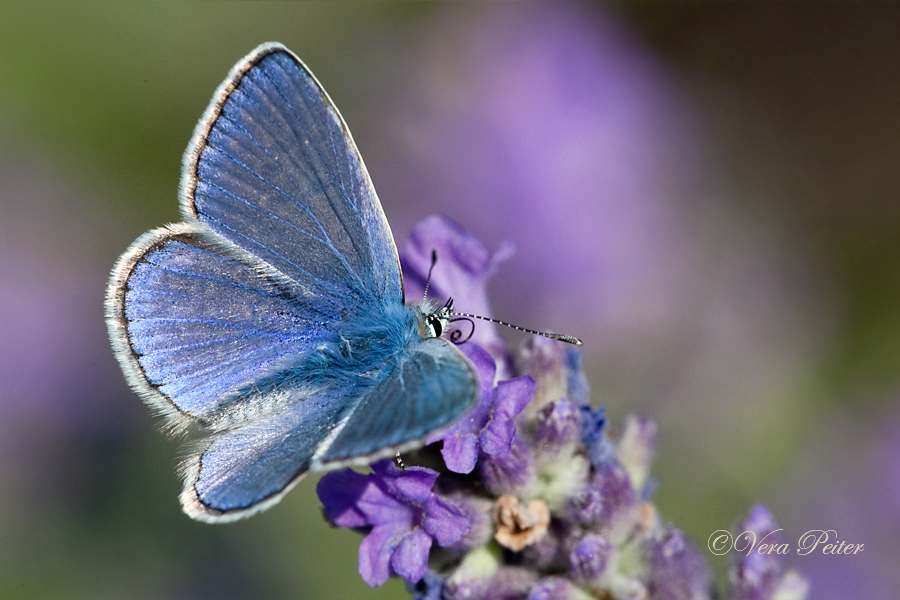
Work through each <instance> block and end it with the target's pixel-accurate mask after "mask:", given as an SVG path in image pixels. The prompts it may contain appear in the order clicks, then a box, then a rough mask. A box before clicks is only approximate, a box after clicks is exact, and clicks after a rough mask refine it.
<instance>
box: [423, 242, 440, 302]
mask: <svg viewBox="0 0 900 600" xmlns="http://www.w3.org/2000/svg"><path fill="white" fill-rule="evenodd" d="M436 264H437V250H432V251H431V266H430V267H428V278H427V279H426V280H425V293H424V294H423V295H422V301H423V302H424V301H425V299H426V298H428V286H429V285H431V272H432V271H434V265H436Z"/></svg>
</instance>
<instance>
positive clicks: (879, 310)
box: [0, 2, 900, 599]
mask: <svg viewBox="0 0 900 600" xmlns="http://www.w3.org/2000/svg"><path fill="white" fill-rule="evenodd" d="M267 40H278V41H281V42H283V43H285V44H286V45H287V46H288V47H290V48H291V49H293V50H294V51H295V52H296V53H297V54H298V55H299V56H300V57H301V58H302V59H303V60H304V61H305V62H306V63H307V64H308V65H309V66H310V68H311V69H312V70H313V71H314V72H315V74H316V75H317V77H318V78H319V80H320V81H321V82H322V83H323V85H324V86H325V88H326V89H327V90H328V92H329V93H330V95H331V96H332V98H333V99H334V101H335V102H336V104H337V105H338V107H339V108H340V110H341V111H342V113H343V115H344V118H345V119H346V121H347V122H348V124H349V126H350V129H351V130H352V131H353V134H354V137H355V139H356V142H357V144H358V146H359V148H360V150H361V152H362V154H363V156H364V157H365V160H366V163H367V165H368V167H369V171H370V173H371V175H372V178H373V180H374V181H375V184H376V188H377V189H378V192H379V195H380V197H381V200H382V203H383V205H384V209H385V212H386V213H387V216H388V219H389V220H390V222H391V225H392V228H393V231H394V234H395V236H396V239H397V241H398V244H402V243H403V241H404V240H405V238H406V236H407V233H408V232H409V230H410V228H411V227H412V226H413V225H414V224H415V223H416V222H417V221H418V220H420V219H421V218H423V217H425V216H426V215H429V214H431V213H434V212H440V213H444V214H446V215H448V216H450V217H452V218H453V219H455V220H457V221H458V222H459V223H461V224H462V225H463V226H465V227H466V228H468V229H469V230H470V231H472V232H473V233H474V234H476V235H477V236H479V237H480V238H481V239H482V240H484V242H485V243H486V244H487V245H488V247H489V248H492V249H495V248H497V247H499V245H500V244H501V242H503V241H504V240H510V241H512V242H514V243H515V244H516V247H517V253H516V254H515V255H514V256H513V257H512V258H511V259H510V260H508V261H507V262H506V263H505V264H504V266H503V268H502V269H501V270H500V271H499V272H498V274H497V275H496V277H495V278H494V280H493V282H492V284H491V287H490V288H489V289H490V292H491V300H492V303H493V312H494V315H495V316H498V317H501V318H504V319H506V320H509V321H512V322H514V323H519V324H522V325H524V326H528V327H537V328H546V329H551V330H556V331H562V332H564V333H570V334H574V335H578V336H580V337H582V338H583V339H584V340H585V346H584V353H585V361H586V366H587V369H588V377H589V380H590V383H591V386H592V399H593V402H594V403H595V404H597V405H603V406H606V407H607V408H608V412H607V415H608V417H609V419H610V421H611V423H612V425H613V426H615V425H616V424H618V423H621V422H622V420H623V419H624V417H625V415H626V414H627V413H629V412H643V413H646V414H648V415H649V416H651V417H652V418H653V419H655V420H656V421H657V423H658V425H659V430H660V434H659V447H658V457H657V460H656V463H655V468H654V472H655V474H656V476H657V477H658V478H659V480H660V486H659V488H658V492H657V496H656V503H657V506H658V508H659V509H660V511H661V513H662V517H663V519H665V520H666V521H668V522H671V523H673V524H675V525H677V526H679V527H681V528H683V529H685V530H686V531H687V532H688V533H689V534H690V535H691V536H692V537H693V538H694V540H695V541H696V542H697V544H698V546H700V548H701V549H704V550H703V552H704V553H706V550H705V547H706V539H707V537H708V536H709V535H710V534H711V533H712V532H713V531H715V530H717V529H723V528H729V527H731V526H732V525H733V524H734V523H735V522H737V521H738V520H739V519H741V518H743V516H744V515H745V514H746V512H747V510H748V509H749V508H750V506H751V505H752V504H753V503H756V502H764V503H766V504H768V505H769V506H770V507H771V508H772V510H773V512H774V514H775V516H776V518H777V519H778V520H779V524H780V525H781V526H782V527H783V528H784V530H785V531H784V535H785V539H786V541H788V542H789V543H793V544H796V540H797V539H798V538H799V537H800V536H801V535H802V534H803V533H805V532H806V531H808V530H811V529H834V530H836V533H837V537H838V538H839V539H842V540H846V541H848V542H852V543H863V544H865V546H864V548H865V550H864V552H863V553H862V554H859V555H856V556H828V555H824V556H823V555H821V554H819V553H816V554H813V555H810V556H796V555H793V556H790V557H788V559H787V560H788V563H789V564H790V565H791V566H792V567H795V568H797V569H798V570H800V571H801V572H803V573H804V574H806V575H807V576H808V577H809V579H810V580H811V582H812V594H811V598H824V599H830V598H841V599H847V598H861V599H862V598H886V597H891V596H893V595H894V593H896V590H897V589H900V575H898V571H897V569H896V564H897V563H898V561H900V402H898V400H900V235H898V233H900V201H898V196H900V6H897V5H890V4H886V3H885V4H875V5H863V6H858V5H856V4H853V5H845V4H836V3H835V4H824V5H820V4H807V3H803V4H799V5H798V4H793V3H792V4H790V5H780V4H774V3H765V4H764V5H761V6H760V5H741V6H731V5H729V6H724V5H718V4H712V3H701V4H693V3H692V4H686V5H675V6H670V5H660V4H638V5H627V6H626V5H609V4H606V3H603V4H600V3H593V4H592V3H570V2H561V3H553V4H549V3H547V4H530V3H523V4H515V3H497V4H494V3H489V4H484V5H482V4H473V3H465V4H463V5H455V4H453V5H451V4H438V3H435V4H431V3H428V4H420V3H415V4H412V3H401V4H395V3H377V4H348V3H297V4H289V3H227V4H216V3H190V4H174V3H123V4H106V3H104V4H100V3H97V4H93V5H92V4H77V5H76V4H62V3H60V4H55V5H49V6H48V5H40V7H39V8H31V7H29V5H26V4H22V5H19V6H18V7H5V9H4V15H3V18H2V20H0V597H2V598H121V597H130V598H148V599H152V598H267V597H277V598H315V599H319V598H321V599H331V598H402V597H404V595H405V592H404V591H403V589H402V586H401V585H400V584H398V583H397V582H391V583H389V584H388V585H386V586H384V587H383V588H379V589H375V590H369V589H368V588H366V586H365V585H364V584H363V583H362V581H361V580H360V579H359V577H358V575H357V573H356V560H357V557H356V548H357V545H358V542H359V539H360V538H359V537H358V536H356V535H354V534H353V533H351V532H348V531H343V530H332V529H331V528H330V527H329V526H328V525H327V524H326V523H325V522H324V521H323V520H322V517H321V514H320V507H319V503H318V500H317V499H316V497H315V478H309V479H307V480H306V481H305V482H303V483H302V484H300V485H299V486H298V487H297V488H296V489H295V490H294V491H293V492H291V493H290V494H289V495H288V496H287V497H286V499H285V500H284V501H283V502H281V504H279V505H278V506H277V507H276V508H274V509H272V510H270V511H268V512H266V513H264V514H262V515H259V516H256V517H254V518H252V519H250V520H247V521H243V522H239V523H235V524H230V525H225V526H208V525H202V524H198V523H195V522H192V521H191V520H189V519H188V518H187V517H186V516H184V515H183V514H182V513H181V511H180V510H179V506H178V503H177V495H178V492H179V491H180V487H181V483H180V481H179V479H178V478H177V477H176V475H175V464H176V460H177V458H178V457H179V456H180V452H181V449H180V446H179V444H178V443H177V442H175V441H173V440H168V439H166V437H165V436H163V435H162V434H160V432H159V431H158V426H159V422H158V421H156V420H155V419H154V418H153V417H152V416H151V415H150V413H149V411H148V410H146V409H145V407H144V406H143V405H142V404H141V402H140V401H139V399H138V398H137V396H135V394H133V393H132V392H131V391H130V390H129V389H128V388H127V386H126V385H125V382H124V379H123V377H122V375H121V373H120V370H119V367H118V365H117V364H116V362H115V360H114V358H113V355H112V352H111V350H110V348H109V344H108V341H107V336H106V329H105V326H104V323H103V296H104V291H105V286H106V281H107V276H108V272H109V269H110V268H111V267H112V265H113V263H114V262H115V260H116V258H117V257H118V255H119V254H120V253H122V252H123V251H124V250H125V248H126V247H127V246H128V245H129V244H130V243H131V242H132V241H133V240H134V239H135V238H136V237H137V236H138V235H140V234H141V233H143V232H144V231H146V230H147V229H150V228H152V227H156V226H158V225H161V224H164V223H167V222H172V221H177V220H179V214H178V207H177V199H176V198H177V197H176V188H177V185H178V180H179V169H180V160H181V154H182V152H183V151H184V148H185V145H186V144H187V141H188V139H189V137H190V134H191V131H192V129H193V127H194V124H195V122H196V120H197V119H198V118H199V117H200V115H201V113H202V112H203V110H204V108H205V107H206V104H207V102H208V101H209V98H210V97H211V94H212V92H213V90H214V89H215V88H216V86H217V85H218V84H219V82H220V81H221V80H222V79H223V78H224V77H225V75H226V74H227V72H228V70H229V69H230V67H231V66H232V64H233V63H234V62H236V61H237V60H238V59H239V58H241V57H242V56H243V55H244V54H246V53H247V52H248V51H249V50H251V49H252V48H253V47H255V46H256V45H257V44H259V43H260V42H263V41H267ZM509 338H510V339H511V340H513V341H514V342H518V341H519V338H517V337H515V335H510V336H509ZM707 555H708V554H707ZM708 557H709V560H710V562H711V564H712V565H713V568H714V569H715V570H716V573H717V575H718V577H719V579H720V580H721V578H722V577H723V574H724V572H725V568H726V565H727V558H717V557H713V556H711V555H708Z"/></svg>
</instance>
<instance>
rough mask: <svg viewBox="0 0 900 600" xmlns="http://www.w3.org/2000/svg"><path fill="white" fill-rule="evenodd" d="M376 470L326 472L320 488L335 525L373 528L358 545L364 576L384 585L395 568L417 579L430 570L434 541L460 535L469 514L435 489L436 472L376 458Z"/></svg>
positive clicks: (369, 581)
mask: <svg viewBox="0 0 900 600" xmlns="http://www.w3.org/2000/svg"><path fill="white" fill-rule="evenodd" d="M372 470H373V473H371V474H369V475H361V474H359V473H356V472H354V471H351V470H349V469H345V470H343V471H337V472H332V473H327V474H326V475H325V476H324V477H322V479H321V480H319V485H318V487H317V488H316V492H317V493H318V495H319V499H320V500H321V501H322V504H323V505H324V506H325V513H326V515H327V516H328V518H329V519H331V521H332V522H333V523H334V524H335V525H337V526H339V527H354V528H357V527H367V526H370V527H371V528H372V529H371V531H369V534H368V535H367V536H366V538H365V539H364V540H363V541H362V544H360V547H359V574H360V575H361V576H362V578H363V581H365V582H366V583H367V584H369V585H371V586H379V585H381V584H383V583H384V582H385V581H387V579H388V577H389V576H390V575H391V573H392V572H393V573H395V574H397V575H399V576H401V577H403V578H404V579H406V580H408V581H411V582H417V581H419V580H420V579H422V578H423V577H424V576H425V573H426V571H427V570H428V554H429V551H430V549H431V543H432V541H436V542H437V543H438V545H440V546H446V545H448V544H452V543H453V542H455V541H457V540H459V539H460V538H462V537H463V536H464V535H465V534H466V533H467V532H468V530H469V526H470V523H469V519H468V518H467V517H466V516H465V515H464V514H463V513H462V512H460V511H459V510H458V509H457V508H456V507H454V506H453V505H452V504H449V503H448V502H446V501H444V500H443V499H441V498H440V497H439V496H438V495H437V494H435V493H434V492H432V491H431V488H432V486H433V485H434V482H435V480H436V479H437V477H438V473H437V472H436V471H432V470H431V469H426V468H423V467H410V468H408V469H406V470H402V469H400V468H399V467H397V466H396V465H394V464H393V462H391V461H381V462H378V463H375V464H373V465H372Z"/></svg>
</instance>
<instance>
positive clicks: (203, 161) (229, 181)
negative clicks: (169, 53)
mask: <svg viewBox="0 0 900 600" xmlns="http://www.w3.org/2000/svg"><path fill="white" fill-rule="evenodd" d="M181 197H182V211H183V212H184V213H185V215H186V216H187V217H188V218H189V219H193V218H196V219H198V220H199V221H200V222H201V223H203V224H204V225H206V226H207V227H209V228H210V229H211V230H212V231H214V232H216V233H217V234H219V235H221V236H222V237H223V238H225V239H227V240H229V241H230V242H232V243H234V244H235V245H237V246H238V247H240V248H242V249H243V250H245V251H247V252H249V253H250V254H252V255H254V256H256V257H258V258H260V259H262V260H263V261H264V262H265V263H266V264H268V265H270V266H271V267H272V268H274V269H275V270H277V271H278V272H279V273H281V274H283V275H284V276H285V277H287V278H290V279H291V280H292V281H293V282H295V283H296V284H297V285H298V286H300V287H302V288H303V289H304V290H306V291H308V292H309V293H311V294H315V295H324V296H326V297H328V298H330V299H334V298H337V299H339V300H340V302H341V308H343V309H346V308H347V307H348V304H349V305H351V307H352V304H353V303H359V304H366V303H369V302H373V301H381V300H390V301H395V302H402V301H403V286H402V281H401V276H400V263H399V259H398V257H397V249H396V246H395V245H394V241H393V237H392V235H391V231H390V226H389V225H388V222H387V219H386V218H385V216H384V213H383V211H382V209H381V204H380V203H379V202H378V198H377V196H376V194H375V189H374V187H373V186H372V182H371V180H370V179H369V175H368V173H367V171H366V169H365V166H364V165H363V161H362V158H361V157H360V155H359V152H358V151H357V149H356V145H355V144H354V142H353V139H352V138H351V136H350V132H349V130H348V129H347V126H346V125H345V124H344V121H343V119H342V118H341V116H340V114H339V113H338V111H337V109H336V108H335V107H334V104H333V103H332V102H331V99H330V98H329V97H328V95H327V94H326V93H325V91H324V90H323V89H322V87H321V85H319V83H318V81H316V79H315V77H313V75H312V73H310V72H309V70H308V69H307V68H306V66H305V65H304V64H303V63H302V62H301V61H300V59H298V58H297V57H296V56H295V55H294V54H293V53H291V52H290V51H289V50H287V49H286V48H284V47H283V46H281V45H279V44H264V45H262V46H260V47H259V48H257V49H256V50H254V51H253V52H251V53H250V54H249V55H247V57H245V58H244V59H243V60H242V61H240V62H239V63H238V64H237V65H236V66H235V67H234V69H233V70H232V72H231V74H230V75H229V77H228V78H227V79H226V80H225V82H224V83H223V84H222V85H221V86H220V87H219V89H218V91H217V92H216V94H215V95H214V97H213V100H212V102H211V103H210V106H209V108H208V109H207V111H206V114H205V115H204V117H203V118H202V119H201V120H200V122H199V124H198V125H197V128H196V130H195V132H194V137H193V139H192V140H191V143H190V144H189V147H188V151H187V152H186V153H185V157H184V168H183V175H182V182H181Z"/></svg>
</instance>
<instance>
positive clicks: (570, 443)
mask: <svg viewBox="0 0 900 600" xmlns="http://www.w3.org/2000/svg"><path fill="white" fill-rule="evenodd" d="M417 231H420V234H422V232H427V231H431V232H432V234H434V232H435V231H437V232H438V233H440V232H443V233H444V234H447V235H446V236H445V237H446V239H444V240H443V242H442V243H444V246H441V247H443V248H445V249H452V248H457V250H459V249H462V250H465V251H461V253H459V254H454V253H453V252H450V251H447V252H445V253H444V254H443V256H444V258H445V259H446V262H445V263H444V265H445V269H446V270H447V272H449V273H456V274H464V273H469V274H470V275H471V274H472V269H473V268H474V270H475V272H477V273H481V275H484V274H485V271H484V270H483V269H484V268H486V265H488V264H489V263H490V260H489V258H488V257H487V253H486V251H483V248H481V250H479V251H478V252H475V255H477V256H474V258H478V257H479V256H480V257H481V258H479V259H478V260H476V261H475V262H474V263H472V262H466V261H471V259H472V258H473V256H470V255H469V253H470V252H471V251H473V249H477V248H478V247H479V246H478V244H476V243H474V242H473V238H471V236H468V234H465V232H462V231H461V230H459V229H458V227H456V226H455V225H454V226H453V227H448V225H447V222H446V221H444V220H440V219H438V220H435V219H431V220H429V221H428V223H427V226H423V227H422V228H421V230H420V229H419V228H417ZM432 241H433V240H432ZM438 241H440V240H438ZM419 242H422V240H421V239H420V240H419ZM427 245H429V244H426V246H427ZM466 249H468V250H466ZM482 251H483V252H482ZM456 260H460V261H463V263H464V264H454V261H456ZM473 265H474V267H473ZM479 269H481V270H479ZM477 273H476V274H477ZM444 276H446V273H445V275H444ZM455 283H456V284H458V285H461V286H463V287H464V288H465V286H466V285H471V286H474V287H475V288H477V289H476V292H478V293H483V283H484V277H481V276H472V277H469V278H468V279H466V278H462V279H458V280H456V281H455ZM459 291H460V292H462V296H464V295H465V294H466V293H467V292H471V291H472V290H466V289H461V290H459ZM453 293H454V295H455V296H459V295H460V294H458V293H457V291H455V290H454V291H453ZM476 295H477V294H476ZM462 296H461V297H462ZM483 303H484V305H485V306H486V299H485V300H484V301H483ZM497 339H498V340H499V338H497ZM495 341H496V340H495ZM500 344H502V342H500ZM460 350H461V351H462V352H463V353H464V354H465V355H466V357H467V358H468V359H469V362H470V363H471V364H472V365H473V366H474V368H475V370H476V371H477V373H478V377H479V383H480V387H479V390H478V395H479V397H478V402H477V405H476V406H475V408H473V409H472V410H471V411H470V412H469V413H468V414H467V415H465V416H464V417H463V418H461V419H460V420H459V421H457V422H456V423H454V424H452V425H450V427H448V428H447V429H445V430H444V431H443V432H439V433H438V434H436V435H433V436H432V437H431V439H429V440H428V443H429V445H427V446H426V447H424V448H422V449H421V450H418V451H411V452H409V453H404V456H403V459H404V462H405V463H406V464H408V465H416V464H427V465H441V463H442V461H441V458H443V466H445V467H446V468H444V469H443V470H440V471H434V470H432V469H428V468H424V467H419V466H410V467H408V468H407V469H406V470H405V471H404V470H401V469H400V468H399V467H397V466H395V465H394V464H393V463H391V462H390V461H382V462H379V463H375V464H374V465H373V466H372V470H373V472H372V473H371V474H368V475H363V474H360V473H356V472H354V471H351V470H349V469H346V470H343V471H338V472H333V473H329V474H327V475H325V476H324V477H323V478H322V479H321V481H320V483H319V488H318V492H319V497H320V498H321V500H322V503H323V504H324V505H325V513H326V515H327V516H328V518H329V519H331V521H332V522H333V523H334V524H335V525H338V526H341V527H351V528H354V529H359V530H363V531H364V533H365V534H366V537H365V539H363V541H362V544H361V545H360V548H359V572H360V574H361V575H362V578H363V580H364V581H365V582H366V583H368V584H369V585H380V584H382V583H384V582H385V580H386V579H387V578H388V577H390V576H391V575H398V576H400V577H402V578H404V579H405V580H406V582H407V586H406V588H407V590H408V591H409V593H410V595H411V597H412V598H413V599H414V600H589V599H591V598H604V599H608V600H711V599H712V598H723V600H727V599H728V598H730V600H805V598H806V595H807V593H808V585H807V584H806V581H805V580H804V579H803V578H802V577H800V576H799V575H796V574H794V573H793V572H788V573H787V574H784V573H782V570H781V565H780V562H779V561H780V558H781V557H780V556H778V555H776V554H766V555H762V554H754V553H752V552H750V553H743V554H736V555H735V560H736V563H735V566H734V567H732V569H731V571H730V572H729V581H730V583H731V586H730V589H729V590H728V592H729V594H730V596H728V595H719V594H717V591H716V590H715V589H713V582H714V578H713V577H712V574H711V572H710V569H709V567H708V565H707V561H706V558H707V557H706V555H705V554H704V553H703V552H700V551H698V549H697V547H696V546H695V544H693V543H692V542H691V541H690V540H689V539H688V538H687V536H686V535H685V534H684V533H683V532H682V531H680V530H679V529H677V528H675V527H673V526H670V525H668V524H666V521H665V519H664V517H663V516H662V515H660V514H659V512H658V511H657V509H656V508H655V507H654V505H653V503H652V502H651V494H650V491H651V490H652V487H653V485H654V479H653V478H652V477H651V476H650V464H651V461H652V459H653V455H654V452H655V446H656V436H657V427H656V425H655V424H654V423H653V421H651V420H650V419H649V418H646V417H627V418H626V420H625V423H624V426H622V427H620V428H619V430H620V431H621V434H620V435H618V436H613V435H611V434H610V433H609V431H610V430H611V429H612V430H615V427H609V426H608V424H607V420H606V414H605V412H604V410H603V409H602V408H595V407H593V406H591V404H590V403H589V399H588V391H589V390H588V385H587V382H586V379H585V376H584V372H583V369H582V366H581V355H580V351H579V349H577V348H573V347H569V346H567V345H564V344H559V343H557V342H553V341H551V340H545V339H543V338H540V339H532V340H528V341H527V342H525V344H524V348H522V349H521V350H520V351H519V352H518V353H516V360H515V361H514V362H513V361H507V360H506V357H509V356H512V355H513V353H512V352H510V350H509V349H508V348H506V346H505V345H495V346H493V347H491V348H490V351H491V353H490V354H489V353H488V351H487V350H485V349H483V348H482V347H481V346H479V345H476V344H472V343H466V344H462V345H461V346H460ZM498 373H499V377H498ZM516 375H518V377H515V376H516ZM510 377H514V378H512V379H510ZM498 378H499V381H497V379H498ZM526 404H527V405H528V406H527V407H526ZM437 442H441V443H440V444H437ZM439 453H440V454H439ZM434 468H438V467H434ZM700 502H701V503H702V501H700ZM741 528H742V529H741V532H751V533H750V537H754V536H755V538H756V539H757V540H758V539H760V538H761V537H763V536H766V535H767V534H769V538H768V539H767V542H773V541H774V537H775V535H776V534H775V533H773V532H775V531H776V529H777V526H776V525H775V521H774V519H773V518H772V516H771V514H769V512H768V510H767V509H765V508H764V507H761V506H760V507H756V508H754V509H753V510H752V511H751V513H750V515H749V517H748V518H747V520H746V521H745V522H744V523H742V524H741ZM738 549H739V548H738Z"/></svg>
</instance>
